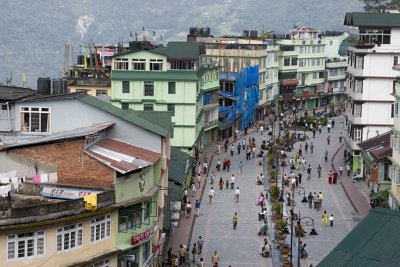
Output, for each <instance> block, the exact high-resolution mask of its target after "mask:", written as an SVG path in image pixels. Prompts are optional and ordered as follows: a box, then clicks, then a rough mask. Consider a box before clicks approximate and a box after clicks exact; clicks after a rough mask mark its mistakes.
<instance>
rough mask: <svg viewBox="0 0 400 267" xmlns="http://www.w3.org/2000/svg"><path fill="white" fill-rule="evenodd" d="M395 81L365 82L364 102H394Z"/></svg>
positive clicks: (374, 80)
mask: <svg viewBox="0 0 400 267" xmlns="http://www.w3.org/2000/svg"><path fill="white" fill-rule="evenodd" d="M392 93H393V80H390V79H377V78H367V79H365V80H364V81H363V93H362V99H363V100H372V101H394V99H395V98H394V96H392Z"/></svg>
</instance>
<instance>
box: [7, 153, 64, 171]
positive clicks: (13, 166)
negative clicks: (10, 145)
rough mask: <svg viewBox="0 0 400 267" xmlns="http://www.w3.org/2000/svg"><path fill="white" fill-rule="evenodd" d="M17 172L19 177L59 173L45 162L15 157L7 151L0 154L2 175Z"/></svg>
mask: <svg viewBox="0 0 400 267" xmlns="http://www.w3.org/2000/svg"><path fill="white" fill-rule="evenodd" d="M9 171H17V176H18V177H23V176H24V175H25V176H27V177H32V176H34V175H36V174H46V173H54V172H57V168H56V167H55V166H51V165H49V164H45V163H43V162H40V161H37V160H32V159H29V158H26V157H20V156H16V155H13V153H7V152H5V151H1V152H0V173H5V172H9Z"/></svg>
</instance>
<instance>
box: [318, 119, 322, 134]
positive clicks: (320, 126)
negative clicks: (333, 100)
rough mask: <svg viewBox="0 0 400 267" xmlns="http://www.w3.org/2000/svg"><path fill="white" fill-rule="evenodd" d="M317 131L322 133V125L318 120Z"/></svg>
mask: <svg viewBox="0 0 400 267" xmlns="http://www.w3.org/2000/svg"><path fill="white" fill-rule="evenodd" d="M318 132H319V133H322V125H321V123H320V122H319V123H318Z"/></svg>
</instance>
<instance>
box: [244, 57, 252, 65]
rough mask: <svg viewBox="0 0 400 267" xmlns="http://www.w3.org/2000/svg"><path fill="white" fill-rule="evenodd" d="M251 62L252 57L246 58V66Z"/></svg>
mask: <svg viewBox="0 0 400 267" xmlns="http://www.w3.org/2000/svg"><path fill="white" fill-rule="evenodd" d="M250 64H251V60H250V58H246V61H245V66H246V67H250Z"/></svg>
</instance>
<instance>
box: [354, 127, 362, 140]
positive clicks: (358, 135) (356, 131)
mask: <svg viewBox="0 0 400 267" xmlns="http://www.w3.org/2000/svg"><path fill="white" fill-rule="evenodd" d="M353 140H354V141H356V142H361V141H362V128H361V127H354V131H353Z"/></svg>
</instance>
